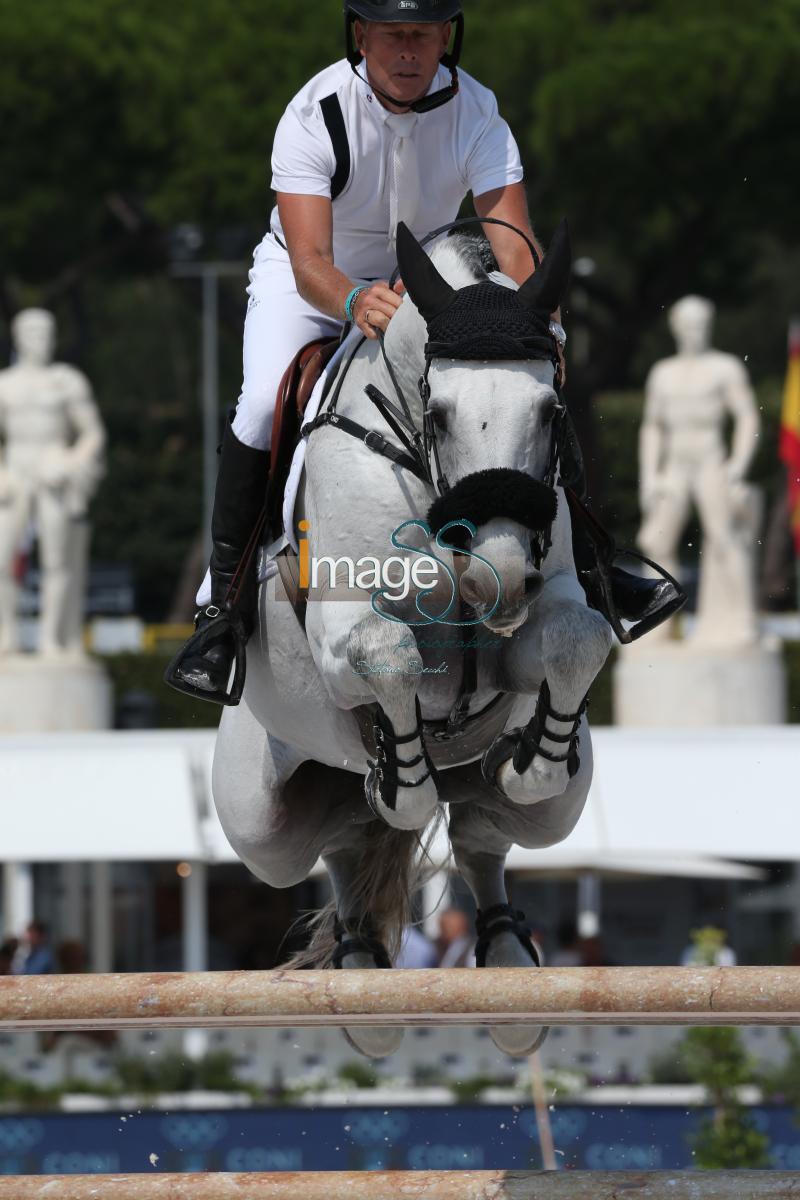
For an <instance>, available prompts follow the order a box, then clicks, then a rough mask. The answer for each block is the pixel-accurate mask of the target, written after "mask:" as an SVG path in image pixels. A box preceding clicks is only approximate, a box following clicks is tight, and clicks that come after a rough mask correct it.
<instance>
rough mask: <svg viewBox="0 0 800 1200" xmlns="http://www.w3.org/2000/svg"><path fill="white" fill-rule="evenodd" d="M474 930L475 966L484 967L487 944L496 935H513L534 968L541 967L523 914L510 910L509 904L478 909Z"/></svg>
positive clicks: (519, 911) (515, 909) (514, 909)
mask: <svg viewBox="0 0 800 1200" xmlns="http://www.w3.org/2000/svg"><path fill="white" fill-rule="evenodd" d="M475 929H476V931H477V934H478V941H477V942H476V944H475V965H476V966H478V967H485V966H486V952H487V950H488V949H489V943H490V942H491V941H492V939H493V938H495V937H497V935H498V933H513V934H515V935H516V937H517V938H518V939H519V942H520V945H521V946H523V947H524V949H525V950H527V951H528V953H529V954H530V956H531V958H532V959H533V962H534V964H535V966H537V967H538V966H541V963H540V962H539V955H538V954H537V953H536V947H535V946H534V944H533V942H532V941H531V931H530V929H529V928H528V926H527V924H525V913H524V912H522V910H521V909H518V908H512V906H511V905H510V904H493V905H492V907H491V908H487V909H486V910H485V911H482V910H481V909H478V913H477V916H476V917H475Z"/></svg>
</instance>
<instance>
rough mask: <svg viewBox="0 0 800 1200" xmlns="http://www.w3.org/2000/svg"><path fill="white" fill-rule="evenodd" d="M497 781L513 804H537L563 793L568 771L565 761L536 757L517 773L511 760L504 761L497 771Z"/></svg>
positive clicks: (566, 783)
mask: <svg viewBox="0 0 800 1200" xmlns="http://www.w3.org/2000/svg"><path fill="white" fill-rule="evenodd" d="M497 781H498V783H499V784H500V786H501V788H502V789H503V792H504V793H505V794H506V796H507V797H508V799H509V800H513V801H514V803H515V804H538V803H539V802H540V801H541V800H552V798H553V796H561V795H563V794H564V792H565V791H566V790H567V785H568V784H569V772H568V771H567V767H566V763H551V762H548V761H547V760H546V759H544V758H539V757H537V758H535V759H534V760H533V762H532V763H531V765H530V766H529V767H528V769H527V771H525V772H524V774H522V775H518V774H517V772H516V770H515V768H514V765H513V763H512V762H511V761H508V762H505V763H504V764H503V766H502V767H501V768H500V770H499V771H498V772H497Z"/></svg>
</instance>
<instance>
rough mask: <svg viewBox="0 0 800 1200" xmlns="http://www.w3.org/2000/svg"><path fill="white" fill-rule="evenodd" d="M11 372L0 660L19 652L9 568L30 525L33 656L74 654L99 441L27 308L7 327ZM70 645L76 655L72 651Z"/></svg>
mask: <svg viewBox="0 0 800 1200" xmlns="http://www.w3.org/2000/svg"><path fill="white" fill-rule="evenodd" d="M11 334H12V339H13V343H14V348H15V350H16V355H17V358H16V361H15V363H14V364H13V366H11V367H8V368H6V369H5V370H2V371H0V437H1V438H2V441H3V445H2V450H1V451H0V653H4V654H10V653H14V652H15V651H17V650H18V648H19V632H18V625H17V613H16V608H17V585H16V581H15V579H14V573H13V566H14V559H15V555H16V552H17V549H18V547H19V543H20V539H21V537H22V535H23V533H24V531H25V529H26V527H27V526H28V524H29V522H30V521H31V520H32V519H35V521H36V525H37V528H38V538H39V560H40V565H41V580H42V583H41V599H40V614H41V621H40V640H39V653H40V654H43V655H55V654H63V653H64V652H65V651H75V650H79V649H80V639H79V632H78V630H79V625H80V622H79V621H76V620H74V619H73V614H74V613H75V612H76V611H77V610H78V609H79V608H80V600H81V598H80V597H79V596H78V595H77V592H78V591H79V590H80V589H81V587H82V574H83V571H82V562H81V559H82V556H83V553H84V551H85V540H86V538H85V529H86V525H85V520H84V518H85V515H86V510H87V506H88V502H89V499H90V497H91V495H92V493H93V492H94V490H95V488H96V486H97V483H98V480H99V479H100V477H101V475H102V473H103V462H102V460H103V450H104V447H105V440H106V438H105V431H104V429H103V425H102V423H101V421H100V416H99V414H98V411H97V408H96V406H95V403H94V400H93V398H92V392H91V388H90V386H89V383H88V380H87V379H86V378H85V376H84V375H82V374H81V373H80V371H77V370H76V369H75V368H74V367H71V366H68V365H66V364H65V363H54V362H53V361H52V360H53V351H54V347H55V320H54V318H53V316H52V314H51V313H49V312H46V311H45V310H44V309H39V308H27V309H23V310H22V311H21V312H19V313H17V315H16V316H15V317H14V320H13V322H12V325H11ZM76 641H77V645H76Z"/></svg>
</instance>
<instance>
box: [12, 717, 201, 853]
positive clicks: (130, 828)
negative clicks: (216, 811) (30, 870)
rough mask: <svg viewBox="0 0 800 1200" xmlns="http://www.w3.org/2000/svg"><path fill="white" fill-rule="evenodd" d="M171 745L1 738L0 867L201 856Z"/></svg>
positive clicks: (176, 748)
mask: <svg viewBox="0 0 800 1200" xmlns="http://www.w3.org/2000/svg"><path fill="white" fill-rule="evenodd" d="M190 765H191V764H190V758H189V756H188V755H187V751H186V747H185V745H184V744H182V743H181V741H179V740H178V739H175V740H174V741H170V739H169V738H164V737H159V736H154V737H149V736H148V737H143V736H141V735H135V734H133V735H130V736H126V735H125V734H119V733H110V732H109V733H101V734H50V735H39V734H37V735H30V736H26V737H22V736H19V737H14V738H3V739H2V740H0V861H2V862H23V863H28V862H37V863H38V862H139V861H144V862H147V861H158V860H173V861H174V860H181V859H193V860H197V859H202V858H203V857H204V856H205V847H204V845H203V843H202V841H201V838H200V828H199V822H198V816H197V797H196V795H195V789H194V787H193V782H192V774H191V769H190Z"/></svg>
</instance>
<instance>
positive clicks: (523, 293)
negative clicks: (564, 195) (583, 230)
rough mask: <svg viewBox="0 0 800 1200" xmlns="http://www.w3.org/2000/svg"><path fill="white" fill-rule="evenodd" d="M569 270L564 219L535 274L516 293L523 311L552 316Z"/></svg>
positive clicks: (564, 286)
mask: <svg viewBox="0 0 800 1200" xmlns="http://www.w3.org/2000/svg"><path fill="white" fill-rule="evenodd" d="M571 267H572V250H571V248H570V244H569V229H568V228H567V222H566V218H563V219H562V220H561V223H560V224H559V226H558V229H557V230H556V231H555V234H554V235H553V239H552V241H551V242H550V248H549V249H548V251H547V254H545V256H544V258H543V259H542V264H541V266H540V267H539V269H538V271H534V273H533V275H531V276H530V277H529V278H528V279H526V280H525V282H524V283H523V285H522V287H521V288H520V289H519V291H518V292H517V295H518V296H519V298H520V300H521V301H522V303H523V304H524V305H525V307H526V308H535V309H537V310H539V311H541V312H545V313H547V314H549V313H551V312H555V310H556V309H557V308H558V306H559V304H560V303H561V298H562V296H563V295H564V292H565V291H566V290H567V284H568V283H569V274H570V270H571Z"/></svg>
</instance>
